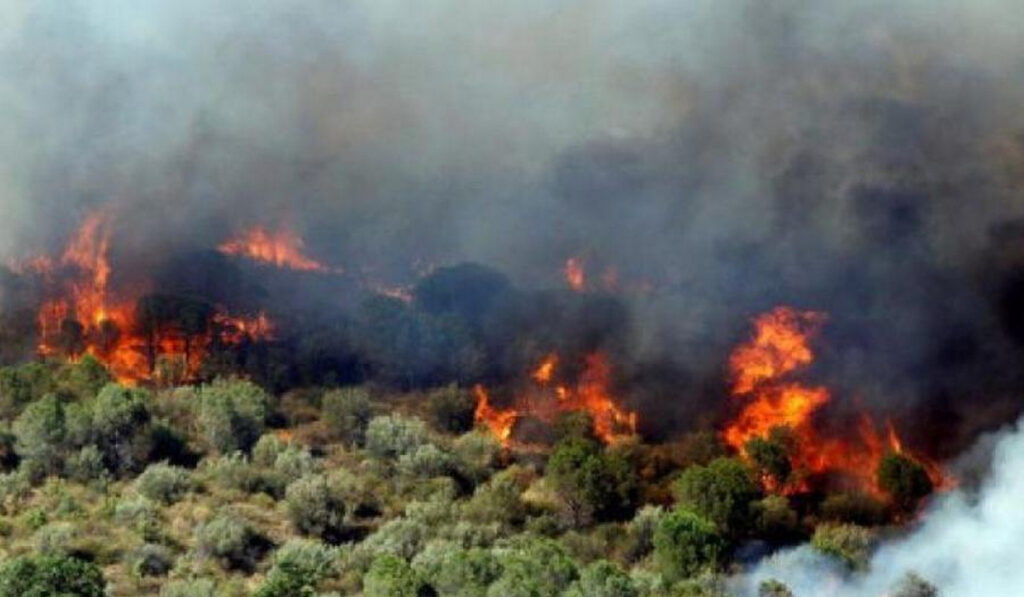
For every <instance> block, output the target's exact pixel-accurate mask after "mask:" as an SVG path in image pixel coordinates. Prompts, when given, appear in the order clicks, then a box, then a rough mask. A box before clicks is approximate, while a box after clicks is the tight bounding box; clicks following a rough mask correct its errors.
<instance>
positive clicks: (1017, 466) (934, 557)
mask: <svg viewBox="0 0 1024 597" xmlns="http://www.w3.org/2000/svg"><path fill="white" fill-rule="evenodd" d="M984 443H986V444H990V443H995V447H994V450H992V452H991V471H990V473H989V474H988V476H987V479H986V480H985V481H984V482H983V484H982V486H981V488H980V489H979V490H978V491H970V490H966V489H958V490H956V491H953V492H950V493H948V494H945V495H943V496H942V497H940V498H939V499H938V500H937V502H936V503H935V504H933V505H932V506H931V508H929V511H928V512H927V513H926V514H925V515H924V518H923V521H924V522H923V523H921V525H920V527H918V528H917V529H915V530H913V531H912V532H911V533H909V535H907V536H906V537H902V538H899V539H894V540H890V541H888V542H886V543H885V544H883V545H882V546H881V547H880V548H879V549H878V551H877V552H876V553H875V554H874V556H873V557H872V559H871V564H870V572H869V573H867V574H863V575H859V574H858V575H852V576H851V575H847V574H843V573H841V571H840V569H839V567H838V566H836V565H835V563H834V562H831V561H829V560H828V559H827V558H825V557H824V556H822V555H820V554H816V553H815V552H814V551H813V550H811V549H810V548H809V547H801V548H798V549H795V550H791V551H786V552H782V553H780V554H776V555H775V556H772V557H771V558H770V559H768V560H767V561H765V562H763V563H762V564H760V565H759V566H758V567H757V569H756V570H754V571H753V572H752V573H751V574H750V575H749V576H746V577H744V578H742V579H741V580H739V581H737V583H736V584H737V586H736V590H737V594H738V595H740V596H741V597H747V596H750V597H754V596H756V595H757V587H758V585H759V584H760V582H761V581H763V580H766V579H770V578H775V579H777V580H782V581H783V582H785V583H786V584H787V585H788V586H789V587H790V588H791V589H792V590H793V592H794V593H795V594H796V595H798V596H805V595H806V596H809V595H814V596H819V597H879V596H881V595H886V594H888V593H887V591H889V590H891V588H892V587H893V586H896V585H897V584H898V583H899V582H900V581H901V579H902V578H903V577H904V576H905V575H906V574H907V573H908V572H915V573H916V574H918V575H920V576H921V577H923V578H926V579H927V580H928V581H930V582H931V583H932V584H934V585H935V586H936V587H937V588H938V589H939V594H941V595H943V596H944V597H991V596H993V595H1021V594H1024V569H1021V566H1020V537H1021V536H1022V534H1024V516H1022V514H1021V510H1020V506H1019V504H1020V496H1021V492H1024V477H1022V476H1021V474H1020V471H1021V470H1022V468H1024V430H1022V428H1021V427H1020V423H1018V424H1017V426H1016V428H1014V429H1013V430H1012V431H1007V432H1004V433H1002V434H1000V435H999V436H998V437H995V438H992V437H989V438H986V441H985V442H984ZM988 449H991V446H989V447H988Z"/></svg>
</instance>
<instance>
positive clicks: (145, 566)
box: [126, 543, 174, 577]
mask: <svg viewBox="0 0 1024 597" xmlns="http://www.w3.org/2000/svg"><path fill="white" fill-rule="evenodd" d="M126 559H127V562H128V563H129V565H130V566H131V570H132V574H134V575H135V576H140V577H142V576H163V575H165V574H167V573H168V572H169V571H170V570H171V568H172V567H173V566H174V556H173V555H172V554H171V552H170V550H169V549H167V548H166V547H164V546H163V545H157V544H154V543H145V544H143V545H140V546H139V547H137V548H135V549H133V550H132V551H131V552H130V553H129V554H128V556H127V558H126Z"/></svg>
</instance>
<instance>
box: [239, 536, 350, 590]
mask: <svg viewBox="0 0 1024 597" xmlns="http://www.w3.org/2000/svg"><path fill="white" fill-rule="evenodd" d="M337 560H338V551H337V549H334V548H331V547H327V546H326V545H324V544H323V543H320V542H317V541H308V540H304V539H292V540H290V541H288V542H287V543H285V544H284V545H283V546H281V548H280V549H278V550H277V552H276V553H275V554H274V565H273V567H271V569H270V572H269V573H268V574H267V580H266V582H265V583H263V585H262V586H261V587H260V588H259V590H258V591H256V597H293V596H297V595H307V594H312V593H313V592H314V591H315V590H316V588H317V586H318V585H319V584H320V583H321V582H323V581H324V580H325V579H327V578H330V577H331V576H333V575H335V574H336V573H337Z"/></svg>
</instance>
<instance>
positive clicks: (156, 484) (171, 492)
mask: <svg viewBox="0 0 1024 597" xmlns="http://www.w3.org/2000/svg"><path fill="white" fill-rule="evenodd" d="M135 489H136V490H137V491H138V492H139V493H140V494H141V495H143V496H145V497H147V498H149V499H151V500H153V501H155V502H160V503H163V504H168V505H169V504H173V503H175V502H177V501H179V500H180V499H181V498H183V497H185V494H186V493H188V492H189V490H190V489H192V474H191V473H190V472H189V470H188V469H184V468H181V467H180V466H171V465H169V464H167V463H166V462H158V463H157V464H151V465H149V466H148V467H146V470H145V471H143V472H142V474H141V475H139V477H138V478H137V479H136V480H135Z"/></svg>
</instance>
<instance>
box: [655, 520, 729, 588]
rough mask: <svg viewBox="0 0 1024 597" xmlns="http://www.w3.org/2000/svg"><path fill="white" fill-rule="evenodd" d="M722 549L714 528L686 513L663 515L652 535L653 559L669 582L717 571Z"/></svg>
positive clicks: (719, 537)
mask: <svg viewBox="0 0 1024 597" xmlns="http://www.w3.org/2000/svg"><path fill="white" fill-rule="evenodd" d="M724 549H725V545H724V542H723V540H722V537H721V536H720V535H719V534H718V530H717V529H716V528H715V525H714V524H713V523H711V522H709V521H708V520H705V519H704V518H701V517H700V516H698V515H697V514H695V513H693V512H689V511H686V510H677V511H675V512H672V513H670V514H668V515H667V516H665V517H664V518H663V519H662V520H661V522H660V523H659V524H658V528H657V530H656V531H655V532H654V560H655V562H656V563H657V565H658V568H659V570H660V571H661V573H662V574H663V575H664V576H665V578H668V579H671V580H681V579H684V578H686V577H689V576H693V575H694V574H696V573H698V572H700V571H702V570H708V569H715V568H717V567H718V565H719V564H720V563H721V560H722V556H723V554H724Z"/></svg>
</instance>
